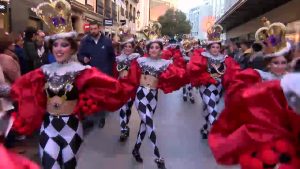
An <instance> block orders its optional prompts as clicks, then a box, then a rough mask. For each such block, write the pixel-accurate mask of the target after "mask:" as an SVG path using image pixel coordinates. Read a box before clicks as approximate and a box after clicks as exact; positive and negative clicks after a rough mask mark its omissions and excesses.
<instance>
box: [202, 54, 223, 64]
mask: <svg viewBox="0 0 300 169" xmlns="http://www.w3.org/2000/svg"><path fill="white" fill-rule="evenodd" d="M201 55H202V56H204V57H206V58H207V59H208V62H212V63H215V64H220V63H223V62H224V61H225V58H226V57H227V56H225V55H222V54H219V55H218V56H213V55H211V54H210V53H209V52H202V53H201Z"/></svg>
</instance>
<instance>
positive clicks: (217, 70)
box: [202, 52, 226, 78]
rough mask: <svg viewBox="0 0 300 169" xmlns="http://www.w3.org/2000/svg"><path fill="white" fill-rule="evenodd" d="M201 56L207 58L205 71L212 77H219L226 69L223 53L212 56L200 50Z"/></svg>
mask: <svg viewBox="0 0 300 169" xmlns="http://www.w3.org/2000/svg"><path fill="white" fill-rule="evenodd" d="M202 56H204V57H206V58H207V72H208V73H210V74H211V75H212V76H213V77H214V78H220V77H221V76H222V75H223V74H224V73H225V70H226V65H225V58H226V56H224V55H218V56H212V55H211V54H210V53H208V52H202Z"/></svg>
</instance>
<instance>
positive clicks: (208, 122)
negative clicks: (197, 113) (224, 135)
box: [199, 52, 226, 138]
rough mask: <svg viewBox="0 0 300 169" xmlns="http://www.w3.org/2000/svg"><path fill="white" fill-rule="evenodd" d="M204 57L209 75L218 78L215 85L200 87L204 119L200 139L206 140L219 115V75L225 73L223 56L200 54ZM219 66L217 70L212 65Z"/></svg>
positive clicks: (220, 85)
mask: <svg viewBox="0 0 300 169" xmlns="http://www.w3.org/2000/svg"><path fill="white" fill-rule="evenodd" d="M202 55H203V56H204V57H207V60H208V63H207V64H208V65H207V66H208V72H209V73H211V74H217V75H218V76H219V77H215V80H216V81H217V83H216V84H207V85H201V86H200V88H199V89H200V90H199V92H200V96H201V98H202V101H203V117H204V119H205V124H204V125H203V127H202V129H201V133H202V137H203V138H207V135H208V133H209V131H210V129H211V126H212V125H213V124H214V122H215V121H216V120H217V118H218V115H219V114H220V111H221V110H220V108H219V107H220V104H219V103H220V100H221V97H222V93H223V86H222V80H221V75H222V73H224V72H225V69H226V67H225V63H224V62H225V56H223V55H219V56H212V55H211V54H210V53H208V52H202ZM214 64H215V65H219V67H218V68H216V67H214V66H213V65H214Z"/></svg>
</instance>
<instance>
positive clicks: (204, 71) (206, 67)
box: [188, 25, 240, 139]
mask: <svg viewBox="0 0 300 169" xmlns="http://www.w3.org/2000/svg"><path fill="white" fill-rule="evenodd" d="M222 29H223V28H222V27H221V26H220V25H215V26H213V27H212V28H211V29H209V30H208V32H207V33H208V45H207V50H206V51H204V50H203V49H202V50H201V49H198V50H197V51H195V52H194V55H193V56H192V58H191V60H190V62H189V64H188V72H189V77H190V81H191V84H192V86H194V87H199V89H200V95H201V97H202V100H203V113H204V118H205V121H206V123H205V124H204V125H203V127H202V129H201V134H202V138H203V139H207V135H208V133H209V130H210V128H211V126H212V125H213V123H214V122H215V121H216V119H217V117H218V115H219V113H220V109H222V107H221V106H220V105H221V104H220V100H221V97H222V95H223V91H224V89H225V90H226V89H227V87H228V83H227V82H228V80H229V79H230V78H231V77H232V76H233V75H234V73H235V72H237V71H238V70H239V69H240V67H239V65H238V64H237V63H236V62H235V61H234V60H233V59H232V58H231V57H228V56H225V55H223V54H222V53H220V51H221V47H222V46H221V39H220V36H221V33H222Z"/></svg>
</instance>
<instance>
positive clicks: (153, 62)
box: [137, 57, 172, 77]
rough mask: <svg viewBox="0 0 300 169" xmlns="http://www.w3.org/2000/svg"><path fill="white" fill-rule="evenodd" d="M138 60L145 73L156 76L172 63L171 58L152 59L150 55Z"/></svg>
mask: <svg viewBox="0 0 300 169" xmlns="http://www.w3.org/2000/svg"><path fill="white" fill-rule="evenodd" d="M137 62H138V64H139V66H140V68H141V70H142V73H143V74H149V75H152V76H155V77H158V76H159V75H160V74H161V73H162V72H164V71H165V70H166V69H167V68H168V66H169V65H170V64H171V63H172V61H171V60H165V59H152V58H150V57H141V58H138V59H137Z"/></svg>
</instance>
